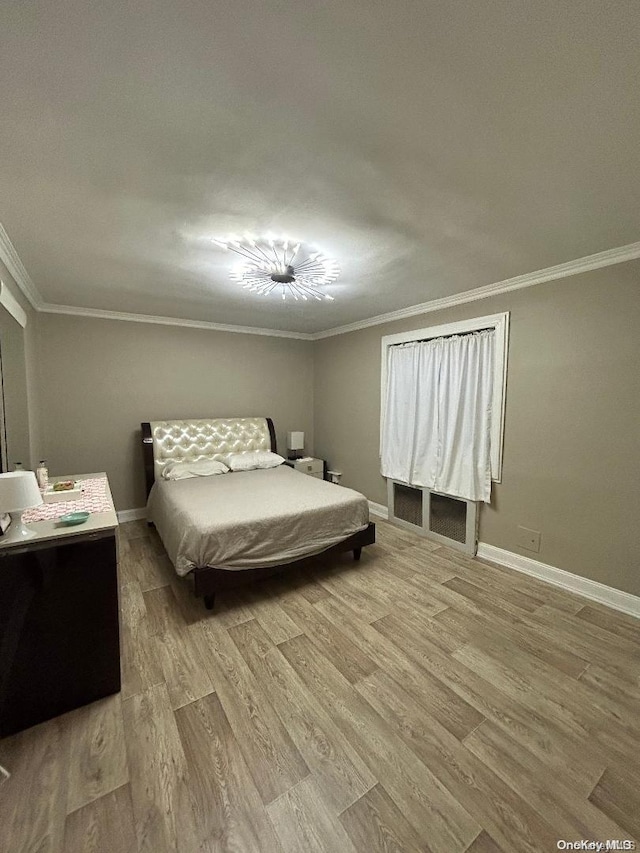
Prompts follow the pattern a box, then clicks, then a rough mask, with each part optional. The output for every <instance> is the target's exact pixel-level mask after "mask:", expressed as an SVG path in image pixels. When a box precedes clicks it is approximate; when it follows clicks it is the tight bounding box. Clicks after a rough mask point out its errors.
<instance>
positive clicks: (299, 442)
mask: <svg viewBox="0 0 640 853" xmlns="http://www.w3.org/2000/svg"><path fill="white" fill-rule="evenodd" d="M287 450H288V451H289V453H288V456H289V459H301V458H302V453H300V452H299V451H300V450H304V433H303V432H288V433H287Z"/></svg>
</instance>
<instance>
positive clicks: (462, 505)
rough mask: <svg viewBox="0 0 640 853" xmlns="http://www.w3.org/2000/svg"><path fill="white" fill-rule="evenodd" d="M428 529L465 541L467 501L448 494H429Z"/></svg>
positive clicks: (457, 540) (454, 539)
mask: <svg viewBox="0 0 640 853" xmlns="http://www.w3.org/2000/svg"><path fill="white" fill-rule="evenodd" d="M429 530H430V531H431V532H432V533H438V534H439V535H440V536H446V537H447V539H453V541H454V542H465V541H466V531H467V502H466V501H461V500H457V499H456V498H451V497H449V496H448V495H437V494H435V493H432V494H431V513H430V515H429Z"/></svg>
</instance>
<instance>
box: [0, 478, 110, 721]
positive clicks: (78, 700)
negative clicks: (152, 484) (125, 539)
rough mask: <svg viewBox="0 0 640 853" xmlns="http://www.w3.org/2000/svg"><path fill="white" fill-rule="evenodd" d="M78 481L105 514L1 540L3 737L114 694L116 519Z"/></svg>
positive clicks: (46, 524) (38, 526)
mask: <svg viewBox="0 0 640 853" xmlns="http://www.w3.org/2000/svg"><path fill="white" fill-rule="evenodd" d="M84 477H85V478H87V479H89V478H93V479H95V478H98V477H104V478H105V486H106V494H107V496H108V502H109V503H110V509H109V510H108V511H101V512H95V513H92V514H91V515H90V517H89V519H88V520H87V521H86V522H85V523H84V524H81V525H78V526H76V527H65V526H62V525H61V524H60V523H59V522H56V521H39V522H34V523H32V524H29V525H28V526H29V528H30V529H32V530H33V531H34V532H36V536H35V537H34V538H32V539H29V540H26V541H25V542H17V543H5V544H4V545H3V543H2V537H0V737H3V736H5V735H9V734H12V733H14V732H17V731H20V730H22V729H26V728H28V727H29V726H33V725H35V724H36V723H40V722H43V721H44V720H48V719H50V718H51V717H55V716H57V715H58V714H63V713H64V712H65V711H70V710H72V709H73V708H78V707H79V706H81V705H86V704H87V703H88V702H93V701H94V700H95V699H100V698H101V697H103V696H108V695H109V694H111V693H117V692H118V691H119V690H120V640H119V619H118V609H119V608H118V575H117V565H118V555H117V541H116V530H117V527H118V520H117V517H116V513H115V510H114V507H113V501H112V500H111V493H110V490H109V484H108V482H106V474H87V475H84ZM64 479H76V480H78V479H83V477H77V476H76V477H70V478H64Z"/></svg>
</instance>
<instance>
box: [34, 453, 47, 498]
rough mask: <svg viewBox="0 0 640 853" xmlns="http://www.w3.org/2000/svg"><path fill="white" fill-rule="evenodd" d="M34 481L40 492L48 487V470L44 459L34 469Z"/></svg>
mask: <svg viewBox="0 0 640 853" xmlns="http://www.w3.org/2000/svg"><path fill="white" fill-rule="evenodd" d="M36 480H37V481H38V486H39V487H40V491H41V492H44V490H45V489H46V488H47V486H48V485H49V469H48V468H47V463H46V461H45V460H44V459H41V460H40V463H39V465H38V467H37V468H36Z"/></svg>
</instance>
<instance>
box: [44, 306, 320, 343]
mask: <svg viewBox="0 0 640 853" xmlns="http://www.w3.org/2000/svg"><path fill="white" fill-rule="evenodd" d="M38 311H39V312H41V313H43V314H65V315H70V316H72V317H93V318H94V319H98V320H125V321H126V322H129V323H151V324H155V325H158V326H180V327H182V328H185V329H204V330H206V331H210V332H232V333H234V334H239V335H263V336H266V337H271V338H293V339H295V340H299V341H310V340H313V337H312V335H310V334H308V333H307V332H287V331H284V330H282V329H260V328H256V327H254V326H231V325H226V324H224V323H209V322H207V321H206V320H182V319H180V318H178V317H156V316H155V315H153V314H129V313H127V312H125V311H105V310H103V309H102V308H78V307H76V306H75V305H54V304H52V303H49V302H43V303H41V305H40V306H39V307H38Z"/></svg>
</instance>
